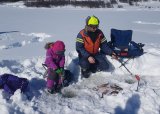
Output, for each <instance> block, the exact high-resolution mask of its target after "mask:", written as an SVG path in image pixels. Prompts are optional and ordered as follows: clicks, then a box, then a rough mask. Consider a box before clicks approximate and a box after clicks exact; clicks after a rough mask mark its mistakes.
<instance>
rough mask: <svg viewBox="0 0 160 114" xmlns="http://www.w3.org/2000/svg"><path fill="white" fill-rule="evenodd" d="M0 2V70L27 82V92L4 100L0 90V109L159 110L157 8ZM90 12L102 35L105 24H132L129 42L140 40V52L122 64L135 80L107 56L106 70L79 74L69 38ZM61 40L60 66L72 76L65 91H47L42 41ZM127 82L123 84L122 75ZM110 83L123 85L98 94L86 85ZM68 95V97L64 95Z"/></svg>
mask: <svg viewBox="0 0 160 114" xmlns="http://www.w3.org/2000/svg"><path fill="white" fill-rule="evenodd" d="M14 6H15V7H12V6H11V4H10V5H1V6H0V74H3V73H11V74H15V75H17V76H19V77H23V78H27V79H28V80H29V81H30V84H29V89H30V91H29V92H28V93H27V95H25V94H21V93H20V90H17V91H16V92H15V93H14V95H13V96H11V97H10V99H8V98H7V95H5V93H4V91H3V90H0V111H1V113H2V114H13V113H14V114H23V113H25V114H49V113H53V114H160V73H159V72H160V66H159V65H160V60H159V59H160V45H159V43H160V9H143V8H126V9H125V8H124V9H116V8H115V9H87V8H73V7H66V8H65V7H63V8H26V7H24V6H21V5H19V4H16V5H14ZM89 15H96V16H97V17H99V19H100V21H101V22H100V28H101V29H102V31H103V32H104V34H105V36H106V38H107V40H108V41H109V40H110V29H111V28H116V29H122V30H125V29H132V30H133V37H132V39H133V41H135V42H141V43H145V44H146V45H145V47H144V51H145V52H146V53H145V54H144V55H142V56H140V57H139V58H135V59H131V60H130V61H129V62H128V63H127V64H126V66H127V68H129V69H130V71H131V72H132V73H133V74H138V75H140V78H141V82H140V87H139V91H138V92H137V91H135V90H136V89H137V81H136V79H135V78H134V77H131V76H130V75H129V73H128V72H127V71H126V69H125V68H124V67H121V68H119V66H120V65H121V64H120V63H119V62H118V61H116V60H113V59H111V58H110V57H109V56H107V58H108V60H109V62H110V63H111V64H112V68H111V70H110V72H98V73H95V74H92V75H91V77H90V78H88V79H81V78H80V69H79V67H78V66H77V65H76V63H77V59H76V57H77V53H76V51H75V38H76V35H77V34H78V32H79V31H80V30H81V29H82V28H83V27H84V25H85V18H86V17H87V16H89ZM58 39H59V40H63V41H64V42H65V44H66V53H65V54H66V64H65V67H66V68H67V69H69V70H70V71H71V72H73V73H74V76H75V78H76V79H77V81H76V82H75V83H73V84H72V85H70V86H69V87H67V88H64V91H65V92H68V93H67V94H68V96H63V95H60V94H53V95H47V94H46V93H45V84H46V81H45V80H44V79H43V76H42V75H43V73H44V72H45V70H44V69H43V67H42V63H43V62H44V59H45V49H44V45H45V43H46V42H49V41H55V40H58ZM130 79H132V80H133V83H131V84H129V83H126V80H130ZM107 82H109V83H116V84H117V85H119V86H120V87H122V88H123V90H122V91H121V92H120V93H119V94H117V95H116V96H113V95H104V98H100V97H99V95H98V93H97V92H96V91H94V90H93V89H92V88H94V87H96V86H98V85H101V84H105V83H107ZM69 95H70V96H69Z"/></svg>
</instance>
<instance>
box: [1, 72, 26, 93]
mask: <svg viewBox="0 0 160 114" xmlns="http://www.w3.org/2000/svg"><path fill="white" fill-rule="evenodd" d="M28 83H29V81H28V80H27V79H26V78H19V77H17V76H14V75H12V74H3V75H0V88H1V89H4V91H5V92H7V93H9V94H11V95H13V94H14V92H15V91H16V90H17V89H21V92H25V91H26V89H27V86H28Z"/></svg>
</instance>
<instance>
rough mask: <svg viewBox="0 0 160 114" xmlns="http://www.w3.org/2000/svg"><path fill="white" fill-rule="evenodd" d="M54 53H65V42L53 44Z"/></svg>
mask: <svg viewBox="0 0 160 114" xmlns="http://www.w3.org/2000/svg"><path fill="white" fill-rule="evenodd" d="M51 49H52V51H53V52H54V53H56V52H58V51H65V45H64V43H63V41H59V40H58V41H56V42H54V43H53V44H52V47H51Z"/></svg>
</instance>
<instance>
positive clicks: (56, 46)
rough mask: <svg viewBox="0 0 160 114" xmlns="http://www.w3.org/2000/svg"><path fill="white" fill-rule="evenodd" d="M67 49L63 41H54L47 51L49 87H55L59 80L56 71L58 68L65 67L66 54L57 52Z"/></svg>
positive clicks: (46, 62) (46, 61)
mask: <svg viewBox="0 0 160 114" xmlns="http://www.w3.org/2000/svg"><path fill="white" fill-rule="evenodd" d="M61 51H65V45H64V43H63V42H62V41H56V42H54V43H53V44H52V45H51V46H50V48H48V49H47V52H46V60H45V64H46V65H47V67H48V69H49V70H48V78H47V88H53V87H54V85H55V82H56V81H57V78H58V75H57V73H56V72H55V70H56V69H58V68H64V64H65V55H64V54H57V53H58V52H61Z"/></svg>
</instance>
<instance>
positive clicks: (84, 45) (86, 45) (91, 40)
mask: <svg viewBox="0 0 160 114" xmlns="http://www.w3.org/2000/svg"><path fill="white" fill-rule="evenodd" d="M76 50H77V52H78V54H79V57H85V58H88V57H89V56H94V55H96V54H99V53H103V54H108V55H111V54H112V50H111V49H110V48H109V47H108V45H107V39H106V38H105V36H104V34H103V32H102V31H101V30H100V29H97V30H96V31H95V32H87V31H86V30H85V29H83V30H81V31H80V32H79V34H78V35H77V38H76Z"/></svg>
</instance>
